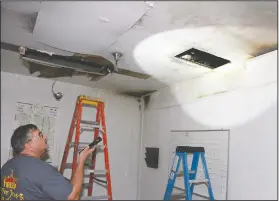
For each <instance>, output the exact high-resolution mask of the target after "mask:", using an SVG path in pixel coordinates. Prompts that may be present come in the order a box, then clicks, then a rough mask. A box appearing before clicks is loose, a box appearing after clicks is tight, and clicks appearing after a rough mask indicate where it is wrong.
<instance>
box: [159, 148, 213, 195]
mask: <svg viewBox="0 0 279 201" xmlns="http://www.w3.org/2000/svg"><path fill="white" fill-rule="evenodd" d="M187 154H193V159H192V165H191V170H188V162H187ZM200 156H201V160H202V164H203V171H204V177H205V179H202V180H196V176H197V170H198V164H199V158H200ZM181 162H182V165H183V176H184V186H185V189H182V188H179V187H175V186H174V183H175V180H176V177H177V176H179V175H178V173H177V172H178V170H179V166H180V163H181ZM198 184H205V185H207V189H208V194H209V197H206V198H207V199H209V200H214V196H213V192H212V187H211V182H210V178H209V174H208V169H207V165H206V161H205V150H204V147H190V146H178V147H176V153H175V157H174V160H173V165H172V168H171V172H170V175H169V179H168V184H167V188H166V192H165V195H164V200H170V199H171V197H172V191H173V188H176V189H179V190H183V191H184V192H185V193H186V199H185V200H192V195H193V192H194V186H195V185H198ZM183 194H184V193H183ZM176 197H177V199H179V198H185V194H184V195H182V197H181V195H178V196H176ZM202 197H204V196H202Z"/></svg>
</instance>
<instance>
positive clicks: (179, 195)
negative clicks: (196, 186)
mask: <svg viewBox="0 0 279 201" xmlns="http://www.w3.org/2000/svg"><path fill="white" fill-rule="evenodd" d="M183 198H186V194H185V193H173V194H172V195H171V200H178V199H183Z"/></svg>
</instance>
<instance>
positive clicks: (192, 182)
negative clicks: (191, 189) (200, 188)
mask: <svg viewBox="0 0 279 201" xmlns="http://www.w3.org/2000/svg"><path fill="white" fill-rule="evenodd" d="M189 183H190V184H203V183H208V179H196V180H190V181H189Z"/></svg>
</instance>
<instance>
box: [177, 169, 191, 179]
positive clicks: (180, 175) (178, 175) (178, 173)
mask: <svg viewBox="0 0 279 201" xmlns="http://www.w3.org/2000/svg"><path fill="white" fill-rule="evenodd" d="M194 173H195V170H189V174H194ZM176 176H177V177H182V176H184V172H183V171H179V172H177V174H176Z"/></svg>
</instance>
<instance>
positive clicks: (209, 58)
mask: <svg viewBox="0 0 279 201" xmlns="http://www.w3.org/2000/svg"><path fill="white" fill-rule="evenodd" d="M175 57H177V58H179V59H183V60H185V61H188V62H192V63H195V64H199V65H202V66H205V67H207V68H210V69H215V68H218V67H220V66H223V65H225V64H227V63H230V61H229V60H227V59H223V58H221V57H217V56H215V55H213V54H210V53H207V52H203V51H201V50H198V49H195V48H191V49H189V50H186V51H185V52H182V53H180V54H178V55H176V56H175Z"/></svg>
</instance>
